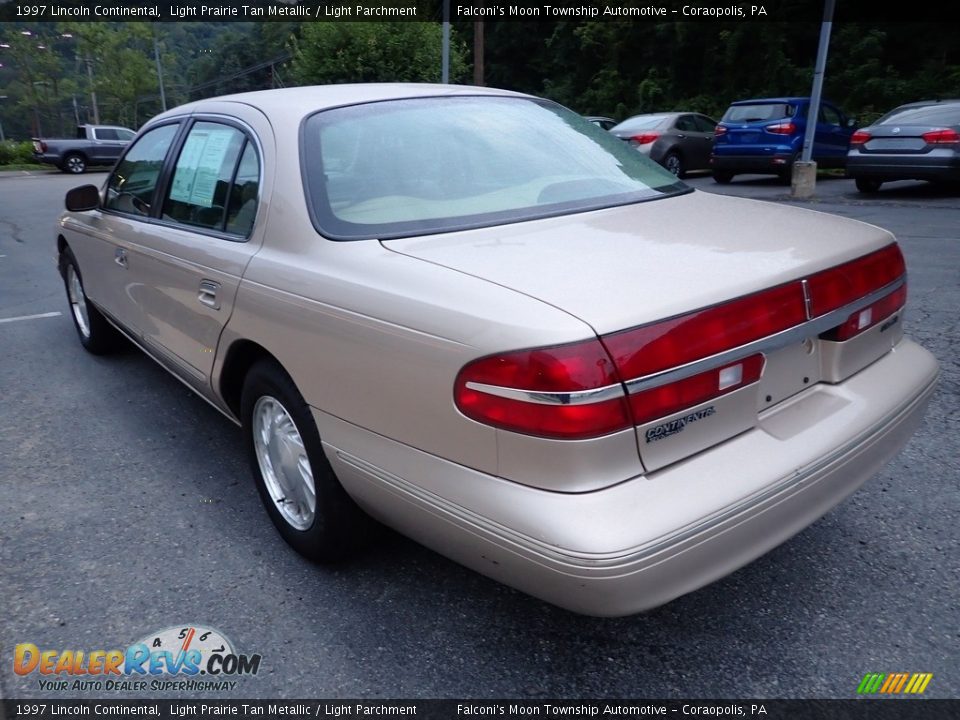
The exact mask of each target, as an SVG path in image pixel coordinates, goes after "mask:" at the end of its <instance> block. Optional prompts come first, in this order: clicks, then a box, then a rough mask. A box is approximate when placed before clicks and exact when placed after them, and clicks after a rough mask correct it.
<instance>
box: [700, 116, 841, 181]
mask: <svg viewBox="0 0 960 720" xmlns="http://www.w3.org/2000/svg"><path fill="white" fill-rule="evenodd" d="M809 109H810V98H805V97H784V98H763V99H760V100H740V101H738V102H735V103H733V104H732V105H730V107H729V108H727V111H726V112H725V113H724V114H723V117H722V118H721V119H720V123H719V124H718V125H717V129H716V135H717V137H716V142H715V143H714V146H713V157H712V158H711V160H710V164H711V167H712V168H713V178H714V180H716V181H717V182H718V183H728V182H730V181H731V180H732V179H733V177H734V176H735V175H737V174H740V173H760V174H767V175H771V174H772V175H776V176H778V177H779V178H780V180H781V182H784V183H789V182H790V177H791V173H792V171H793V163H794V162H795V161H796V160H798V159H799V158H800V152H801V151H802V150H803V137H804V134H805V133H806V131H807V114H808V112H809ZM855 127H856V120H855V119H854V118H851V117H848V116H847V115H846V114H844V113H843V111H841V110H840V109H839V108H838V107H837V106H836V105H833V104H832V103H829V102H825V101H824V102H821V103H820V112H819V115H818V121H817V128H816V131H815V133H814V138H813V151H812V156H813V159H814V160H815V161H816V162H817V166H818V167H821V168H842V167H844V166H845V165H846V160H847V149H848V148H849V145H850V136H851V135H853V131H854V128H855Z"/></svg>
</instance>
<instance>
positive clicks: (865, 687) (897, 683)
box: [857, 673, 933, 695]
mask: <svg viewBox="0 0 960 720" xmlns="http://www.w3.org/2000/svg"><path fill="white" fill-rule="evenodd" d="M931 680H933V673H867V674H866V675H864V676H863V679H862V680H861V681H860V684H859V685H858V686H857V694H858V695H872V694H874V693H880V694H882V695H899V694H901V693H902V694H904V695H907V694H909V695H919V694H921V693H923V692H924V691H925V690H926V689H927V685H929V684H930V681H931Z"/></svg>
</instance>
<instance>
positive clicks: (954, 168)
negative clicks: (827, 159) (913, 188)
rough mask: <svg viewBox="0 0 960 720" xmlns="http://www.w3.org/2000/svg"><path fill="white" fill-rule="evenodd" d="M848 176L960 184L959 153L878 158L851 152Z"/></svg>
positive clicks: (883, 156)
mask: <svg viewBox="0 0 960 720" xmlns="http://www.w3.org/2000/svg"><path fill="white" fill-rule="evenodd" d="M847 174H848V175H849V176H850V177H854V178H869V179H871V180H942V181H949V182H957V181H960V152H953V151H950V152H947V153H944V152H938V153H936V154H933V153H931V154H929V155H905V154H901V155H879V154H869V155H867V154H861V153H851V154H850V155H849V156H848V157H847Z"/></svg>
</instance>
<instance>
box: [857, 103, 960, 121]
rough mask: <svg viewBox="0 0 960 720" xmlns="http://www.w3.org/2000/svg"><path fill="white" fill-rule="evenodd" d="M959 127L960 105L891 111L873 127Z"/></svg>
mask: <svg viewBox="0 0 960 720" xmlns="http://www.w3.org/2000/svg"><path fill="white" fill-rule="evenodd" d="M893 123H899V124H901V125H960V103H953V104H950V105H927V106H925V107H912V108H897V109H896V110H891V111H890V112H888V113H887V114H886V115H884V116H883V117H882V118H880V119H879V120H877V122H876V123H874V124H875V125H890V124H893Z"/></svg>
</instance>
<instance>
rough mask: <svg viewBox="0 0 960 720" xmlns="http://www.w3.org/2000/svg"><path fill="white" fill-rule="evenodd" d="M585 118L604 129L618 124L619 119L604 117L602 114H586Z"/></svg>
mask: <svg viewBox="0 0 960 720" xmlns="http://www.w3.org/2000/svg"><path fill="white" fill-rule="evenodd" d="M584 118H585V119H586V120H589V121H590V122H592V123H593V124H594V125H596V126H597V127H599V128H601V129H603V130H609V129H610V128H612V127H613V126H614V125H616V124H617V121H616V120H614V119H613V118H608V117H604V116H602V115H585V116H584Z"/></svg>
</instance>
